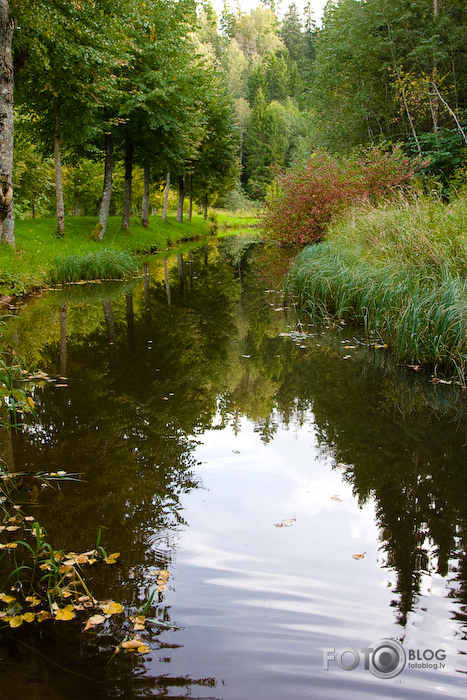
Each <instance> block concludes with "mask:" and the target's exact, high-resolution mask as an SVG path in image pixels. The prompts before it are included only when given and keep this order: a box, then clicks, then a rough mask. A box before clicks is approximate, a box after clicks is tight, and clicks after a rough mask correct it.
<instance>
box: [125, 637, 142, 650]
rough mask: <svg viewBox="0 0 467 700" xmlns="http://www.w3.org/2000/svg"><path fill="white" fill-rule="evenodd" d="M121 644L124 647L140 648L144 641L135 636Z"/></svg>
mask: <svg viewBox="0 0 467 700" xmlns="http://www.w3.org/2000/svg"><path fill="white" fill-rule="evenodd" d="M120 646H121V647H122V649H129V650H132V649H139V648H140V647H141V646H144V642H143V640H142V639H140V638H139V637H134V638H133V639H128V641H126V642H122V643H121V645H120Z"/></svg>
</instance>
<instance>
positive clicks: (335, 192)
mask: <svg viewBox="0 0 467 700" xmlns="http://www.w3.org/2000/svg"><path fill="white" fill-rule="evenodd" d="M419 167H420V163H419V161H418V160H414V159H409V158H407V157H405V156H404V154H403V153H402V151H401V149H400V148H398V147H396V148H394V149H393V150H392V151H387V150H384V149H383V148H381V147H375V148H372V149H371V150H368V151H366V153H364V154H363V155H359V156H358V157H356V156H353V157H349V158H338V157H336V156H332V155H330V154H329V153H326V152H325V151H318V152H316V153H315V154H314V155H313V156H312V157H311V158H310V160H308V162H306V163H304V164H300V165H297V166H296V167H295V168H292V169H290V170H287V171H279V172H278V174H277V175H276V178H275V180H274V183H273V186H272V188H271V196H270V198H269V201H267V202H266V213H265V216H264V220H263V228H264V233H265V237H266V238H269V239H272V240H276V241H279V242H281V243H283V244H285V245H300V246H303V245H307V244H309V243H317V242H318V241H319V240H320V239H321V238H322V236H323V233H324V230H325V228H326V225H327V224H328V223H329V222H330V221H331V219H332V218H333V217H335V216H336V214H338V213H339V212H341V211H342V210H343V209H344V208H345V207H348V206H349V205H350V204H355V203H356V202H358V201H372V202H373V201H377V200H378V199H379V198H381V197H388V196H390V195H391V194H392V193H394V192H395V191H396V190H399V189H401V188H404V187H407V185H408V184H409V183H410V181H411V179H412V178H413V176H414V174H415V172H416V171H417V169H419Z"/></svg>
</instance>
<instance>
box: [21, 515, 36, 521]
mask: <svg viewBox="0 0 467 700" xmlns="http://www.w3.org/2000/svg"><path fill="white" fill-rule="evenodd" d="M24 519H25V520H26V522H28V523H32V522H34V520H35V518H34V516H33V515H26V517H25V518H24Z"/></svg>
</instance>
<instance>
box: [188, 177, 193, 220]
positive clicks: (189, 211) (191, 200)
mask: <svg viewBox="0 0 467 700" xmlns="http://www.w3.org/2000/svg"><path fill="white" fill-rule="evenodd" d="M192 215H193V175H190V208H189V210H188V221H191V217H192Z"/></svg>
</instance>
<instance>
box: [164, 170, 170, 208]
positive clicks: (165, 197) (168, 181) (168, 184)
mask: <svg viewBox="0 0 467 700" xmlns="http://www.w3.org/2000/svg"><path fill="white" fill-rule="evenodd" d="M169 190H170V170H169V172H168V173H167V180H166V182H165V192H164V208H163V209H162V221H166V219H167V206H168V203H169Z"/></svg>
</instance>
